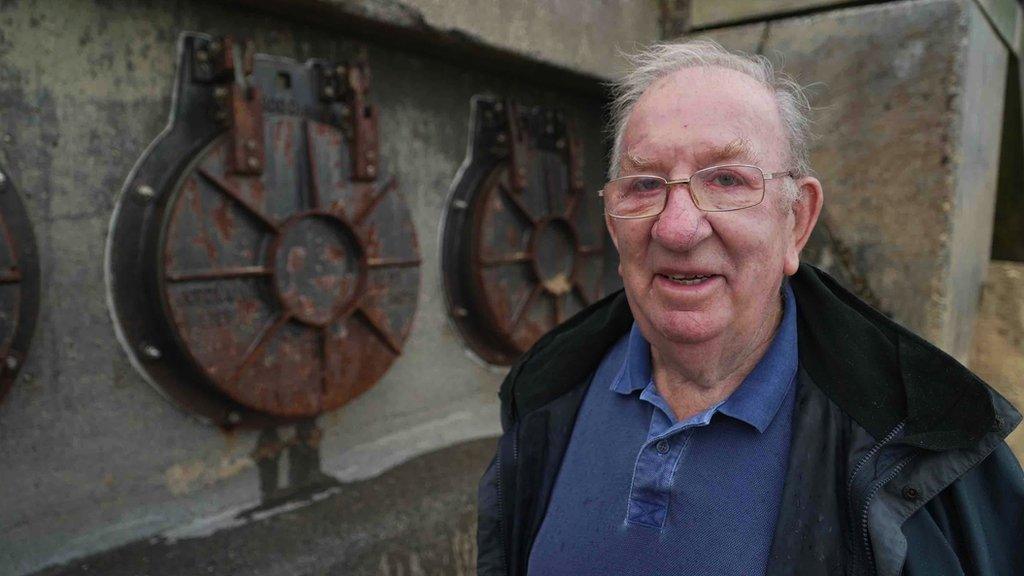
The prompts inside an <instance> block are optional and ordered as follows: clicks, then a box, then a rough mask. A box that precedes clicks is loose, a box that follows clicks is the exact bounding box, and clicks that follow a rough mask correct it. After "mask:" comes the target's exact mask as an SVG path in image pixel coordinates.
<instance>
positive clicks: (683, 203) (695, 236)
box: [651, 183, 711, 250]
mask: <svg viewBox="0 0 1024 576" xmlns="http://www.w3.org/2000/svg"><path fill="white" fill-rule="evenodd" d="M666 193H667V194H668V197H667V198H666V199H665V209H664V210H663V211H662V212H661V214H659V215H658V220H657V221H656V222H655V223H654V226H653V227H652V228H651V236H652V237H653V238H654V240H655V241H656V242H658V243H659V244H662V245H663V246H665V247H666V248H669V249H671V250H689V249H690V248H693V247H694V246H696V245H697V244H699V243H700V241H701V240H703V239H705V238H707V237H708V236H709V235H710V234H711V225H710V224H709V223H708V221H707V218H705V212H703V211H701V210H700V209H699V208H697V205H696V204H694V202H693V197H692V196H691V194H690V185H689V184H688V183H687V184H673V185H670V186H669V190H668V191H667V192H666Z"/></svg>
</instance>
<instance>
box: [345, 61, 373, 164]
mask: <svg viewBox="0 0 1024 576" xmlns="http://www.w3.org/2000/svg"><path fill="white" fill-rule="evenodd" d="M347 72H348V74H347V80H348V94H349V104H350V106H351V110H352V179H353V180H361V181H372V180H376V178H377V173H378V157H379V154H380V140H379V138H378V134H377V107H376V106H375V105H373V104H370V103H369V102H368V95H369V92H370V65H369V63H368V62H367V60H366V56H365V55H362V56H360V57H359V58H358V59H356V61H355V62H353V63H352V64H350V65H349V66H348V70H347Z"/></svg>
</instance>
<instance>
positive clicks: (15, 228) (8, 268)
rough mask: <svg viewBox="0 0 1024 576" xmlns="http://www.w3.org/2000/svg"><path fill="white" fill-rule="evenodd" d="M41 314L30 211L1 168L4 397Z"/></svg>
mask: <svg viewBox="0 0 1024 576" xmlns="http://www.w3.org/2000/svg"><path fill="white" fill-rule="evenodd" d="M38 314H39V257H38V252H37V250H36V241H35V236H34V235H33V233H32V226H31V223H30V222H29V219H28V212H27V211H26V210H25V206H24V205H23V204H22V202H21V198H20V197H19V196H18V192H17V191H16V190H15V189H14V183H13V182H11V177H10V175H9V174H8V173H7V172H6V171H5V170H4V169H3V167H0V399H3V397H4V395H6V394H7V391H8V390H10V388H11V385H12V384H13V383H14V378H15V377H16V376H17V375H18V372H19V371H20V370H21V367H22V365H24V363H25V357H26V356H27V355H28V348H29V343H30V342H31V340H32V333H33V331H34V330H35V325H36V317H37V316H38Z"/></svg>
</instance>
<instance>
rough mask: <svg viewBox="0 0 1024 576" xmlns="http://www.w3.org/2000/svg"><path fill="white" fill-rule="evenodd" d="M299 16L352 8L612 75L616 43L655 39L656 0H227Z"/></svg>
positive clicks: (617, 67)
mask: <svg viewBox="0 0 1024 576" xmlns="http://www.w3.org/2000/svg"><path fill="white" fill-rule="evenodd" d="M231 3H242V4H244V5H247V6H253V7H268V8H271V9H275V10H281V9H283V10H286V11H287V12H289V13H293V14H296V15H299V16H301V14H302V13H303V12H315V13H319V14H323V15H325V16H328V17H338V18H342V19H343V18H346V17H347V15H354V16H357V17H360V18H366V19H368V20H370V21H374V22H380V23H383V24H385V25H390V26H395V27H397V28H399V29H404V30H412V31H417V32H424V33H427V32H431V31H439V32H443V33H445V34H448V35H449V37H450V38H449V40H450V41H454V40H455V39H457V38H459V37H466V38H470V39H472V40H475V41H479V42H481V43H482V44H484V45H487V46H493V47H496V48H499V49H501V50H507V51H509V52H512V53H515V54H519V55H522V56H524V57H528V58H533V59H537V60H541V61H544V62H548V63H551V64H554V65H557V66H561V67H564V68H566V69H568V70H574V71H578V72H581V73H585V74H589V75H593V76H596V77H601V78H605V79H607V78H611V77H614V76H615V75H617V74H618V73H619V72H621V71H622V69H623V67H624V65H625V60H624V59H623V58H622V57H621V55H620V51H622V50H625V51H633V50H635V49H636V47H638V46H639V45H643V44H647V43H649V42H651V41H653V40H655V39H657V37H658V34H659V23H658V17H659V9H658V4H657V3H656V2H631V1H629V0H605V1H602V2H586V1H582V0H548V1H545V2H542V3H537V2H523V1H521V0H491V1H488V2H475V1H473V0H401V1H399V0H231Z"/></svg>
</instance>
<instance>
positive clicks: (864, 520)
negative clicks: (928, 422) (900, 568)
mask: <svg viewBox="0 0 1024 576" xmlns="http://www.w3.org/2000/svg"><path fill="white" fill-rule="evenodd" d="M906 424H907V423H906V421H903V422H900V423H899V424H897V425H896V426H895V427H894V428H893V429H892V430H890V431H889V433H888V434H886V435H885V438H882V440H881V441H879V442H877V443H876V444H875V445H874V446H872V447H871V449H870V450H868V453H867V454H865V455H864V456H863V457H862V458H861V459H860V460H859V461H858V462H857V465H856V466H854V467H853V472H851V473H850V478H849V479H848V480H847V482H846V499H847V507H848V508H849V510H850V512H851V515H852V513H853V510H854V505H853V483H854V481H855V480H856V478H857V475H858V474H860V471H861V470H862V469H863V468H864V466H866V465H867V463H868V462H870V461H871V460H872V458H874V457H875V456H876V455H877V454H878V452H879V451H880V450H881V449H882V448H884V447H885V446H886V445H887V444H889V443H890V442H892V441H893V439H895V438H896V436H898V435H899V433H900V432H902V431H903V428H904V427H906ZM909 460H910V459H909V457H908V458H904V459H903V461H901V462H900V463H899V464H897V465H896V467H895V468H894V469H893V472H891V473H890V474H888V475H887V476H886V478H884V479H883V480H882V481H881V482H879V481H876V482H875V483H874V484H872V486H871V489H870V490H869V491H868V495H867V497H866V498H865V500H864V506H863V509H862V511H861V515H860V531H861V546H862V547H863V551H864V557H865V558H867V560H868V567H870V568H871V572H872V573H875V572H876V570H875V569H874V553H873V552H872V550H871V539H870V537H869V535H868V508H869V507H870V506H871V501H872V500H873V499H874V497H875V495H876V494H877V493H878V490H879V489H881V487H882V486H884V485H885V484H887V483H888V482H889V480H891V479H892V478H895V477H896V474H898V473H899V471H900V470H902V469H903V467H904V466H906V464H907V462H909Z"/></svg>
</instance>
